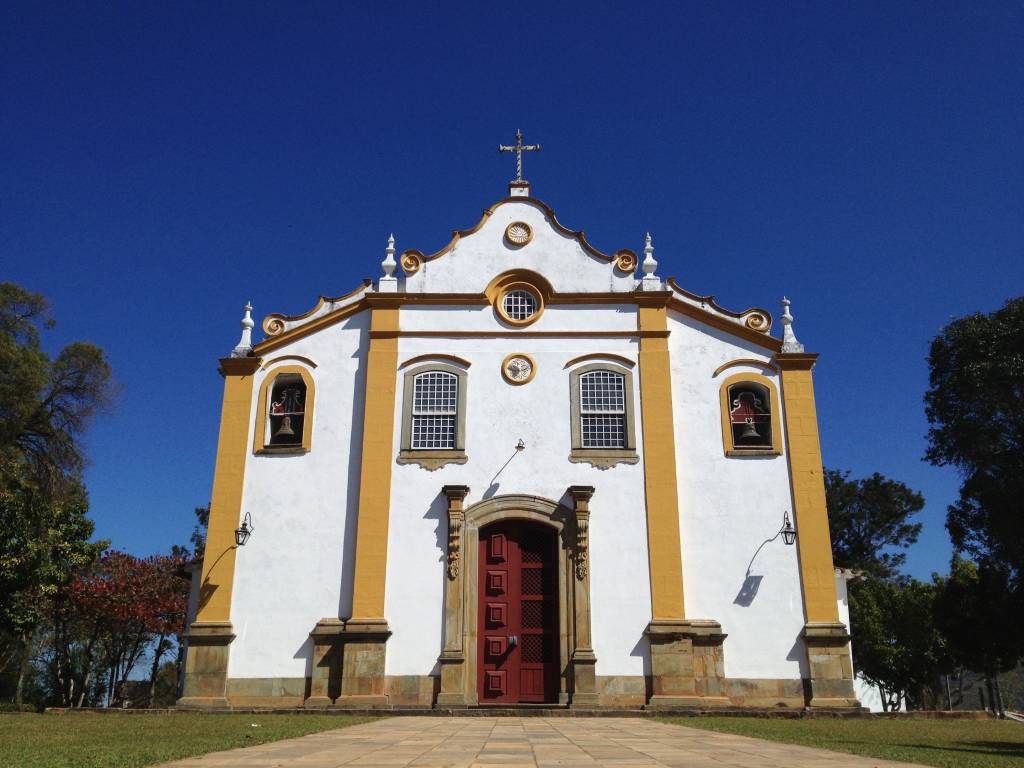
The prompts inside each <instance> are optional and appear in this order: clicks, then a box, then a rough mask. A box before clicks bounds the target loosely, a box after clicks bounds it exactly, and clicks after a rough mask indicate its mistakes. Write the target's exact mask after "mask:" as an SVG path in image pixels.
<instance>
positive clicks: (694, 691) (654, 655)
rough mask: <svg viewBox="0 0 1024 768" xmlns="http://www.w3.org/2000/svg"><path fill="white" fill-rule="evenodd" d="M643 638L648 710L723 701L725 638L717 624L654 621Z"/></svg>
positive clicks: (715, 622)
mask: <svg viewBox="0 0 1024 768" xmlns="http://www.w3.org/2000/svg"><path fill="white" fill-rule="evenodd" d="M644 634H645V635H646V636H647V639H648V642H649V643H650V647H651V690H650V692H651V698H650V700H649V701H648V706H655V707H662V706H679V707H690V706H700V702H701V701H702V700H705V699H707V700H718V699H722V698H724V697H723V695H722V692H723V683H724V680H725V663H724V659H723V655H722V643H723V641H724V640H725V637H726V635H725V634H724V633H723V632H722V626H721V624H719V623H718V622H717V621H710V620H706V619H687V620H681V619H680V620H675V619H656V620H654V621H652V622H651V623H650V624H648V625H647V628H646V629H645V630H644ZM726 701H728V699H726Z"/></svg>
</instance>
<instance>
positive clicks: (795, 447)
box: [775, 352, 839, 622]
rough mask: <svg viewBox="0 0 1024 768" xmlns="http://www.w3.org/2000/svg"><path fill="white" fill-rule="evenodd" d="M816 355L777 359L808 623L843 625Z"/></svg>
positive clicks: (787, 355)
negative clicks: (813, 371)
mask: <svg viewBox="0 0 1024 768" xmlns="http://www.w3.org/2000/svg"><path fill="white" fill-rule="evenodd" d="M817 359H818V356H817V355H816V354H805V353H803V352H800V353H786V354H779V355H776V357H775V360H776V362H777V363H778V364H779V368H780V369H781V372H782V402H783V410H784V411H785V415H786V444H787V448H788V451H787V453H788V456H789V479H790V485H791V487H792V491H793V516H794V518H795V519H796V528H797V539H796V541H797V547H798V549H799V553H800V579H801V581H802V582H803V590H804V612H805V613H806V614H807V621H808V622H836V621H839V609H838V607H837V606H836V584H835V574H834V571H833V565H832V541H831V538H830V536H829V531H828V510H827V509H826V507H825V478H824V472H823V471H822V465H821V443H820V441H819V438H818V412H817V408H816V407H815V404H814V380H813V379H812V377H811V369H812V368H813V367H814V362H815V360H817Z"/></svg>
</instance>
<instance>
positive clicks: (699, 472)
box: [669, 312, 806, 679]
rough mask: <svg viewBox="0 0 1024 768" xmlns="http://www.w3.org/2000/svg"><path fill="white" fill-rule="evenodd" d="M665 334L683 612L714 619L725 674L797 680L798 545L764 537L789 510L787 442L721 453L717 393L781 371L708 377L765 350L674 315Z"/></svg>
mask: <svg viewBox="0 0 1024 768" xmlns="http://www.w3.org/2000/svg"><path fill="white" fill-rule="evenodd" d="M669 330H670V331H671V336H670V337H669V348H670V352H671V360H672V399H673V408H674V411H675V439H676V465H677V468H678V484H679V514H680V535H681V538H682V550H683V573H684V579H683V583H684V589H685V600H686V614H687V617H688V618H694V619H714V620H716V621H719V622H721V624H722V630H723V631H724V632H725V633H726V634H727V635H728V638H727V639H726V641H725V646H724V650H725V673H726V676H727V677H731V678H790V679H794V678H799V677H801V668H802V667H803V666H804V665H805V661H804V659H805V656H804V649H803V641H802V640H801V639H800V633H801V631H802V629H803V626H804V614H803V601H802V594H801V586H800V573H799V562H798V559H797V548H796V547H795V546H786V545H785V544H784V543H783V541H782V537H781V536H780V537H779V538H777V539H775V540H774V541H772V542H769V543H764V542H765V541H766V540H767V539H770V538H772V537H773V536H775V534H776V533H777V532H778V531H779V529H780V527H781V526H782V515H783V512H784V511H785V510H790V512H792V509H793V507H792V502H791V498H792V496H791V491H790V484H789V471H788V469H787V459H786V456H785V441H784V440H783V441H782V445H783V454H782V455H780V456H757V457H754V456H750V457H741V458H734V457H727V456H726V455H725V448H724V444H723V437H722V414H721V404H720V395H719V391H720V387H721V383H722V381H723V380H724V379H726V378H728V377H729V376H731V375H733V374H735V373H741V372H744V371H748V372H752V373H760V374H762V375H765V376H768V377H769V378H771V379H772V380H773V381H774V382H775V383H776V387H777V388H778V389H779V390H780V391H781V387H779V382H778V375H777V374H775V373H774V372H773V371H771V370H768V369H764V368H761V367H751V366H743V367H735V368H729V369H728V370H726V371H723V372H722V373H721V374H719V375H718V376H713V374H714V372H715V369H717V368H718V366H720V365H722V364H723V363H727V362H729V361H731V360H736V359H740V358H746V359H750V358H753V359H757V360H768V359H769V358H770V355H769V354H768V353H767V351H766V350H764V349H763V348H761V347H758V346H756V345H754V344H749V343H747V342H744V341H742V340H740V339H737V338H734V337H730V336H728V335H727V334H725V333H723V332H722V331H719V330H717V329H715V328H712V327H710V326H707V325H704V324H703V323H700V322H699V321H697V320H694V319H692V318H690V317H688V316H684V315H681V314H678V313H674V312H673V313H670V317H669ZM780 407H781V404H780ZM781 415H782V414H780V416H781ZM780 421H781V422H782V423H783V424H785V420H784V418H783V419H780ZM783 437H784V435H783V436H780V438H783ZM762 543H764V546H761V545H762ZM805 676H806V675H805Z"/></svg>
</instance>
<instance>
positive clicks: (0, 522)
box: [0, 466, 106, 704]
mask: <svg viewBox="0 0 1024 768" xmlns="http://www.w3.org/2000/svg"><path fill="white" fill-rule="evenodd" d="M6 475H7V481H6V483H4V484H3V485H2V486H0V596H2V598H0V629H2V630H3V631H4V632H5V633H7V634H8V635H10V636H12V637H13V638H15V639H16V643H15V644H14V648H13V652H14V653H16V654H17V658H18V665H19V667H18V674H17V683H16V688H15V693H14V700H15V702H16V703H19V704H20V703H21V702H22V698H23V694H24V681H25V676H26V674H27V671H28V664H29V660H30V655H31V646H32V641H33V638H34V637H35V634H36V630H37V628H38V626H39V624H40V621H41V620H42V618H43V615H44V614H45V612H46V611H47V606H48V604H49V602H50V601H51V600H52V599H53V598H54V597H55V596H56V595H57V594H58V592H59V591H60V589H61V587H62V586H63V585H65V584H67V583H68V582H69V581H70V580H71V579H72V578H73V577H74V575H75V573H77V572H78V571H80V570H81V569H83V568H86V567H88V566H89V565H90V564H91V563H92V562H93V561H95V559H96V557H97V556H98V555H99V553H100V551H101V550H102V549H103V548H104V547H105V546H106V542H96V543H90V542H89V538H90V537H91V536H92V533H93V524H92V521H91V520H89V519H88V518H87V517H86V512H87V511H88V502H87V499H86V494H85V489H84V488H83V487H82V486H81V484H79V483H77V482H72V483H69V484H66V485H65V487H64V489H63V491H62V493H61V495H60V497H59V498H54V496H53V495H52V493H50V492H49V491H48V490H46V489H44V488H42V487H40V485H39V484H38V483H37V482H36V480H35V479H33V478H32V477H30V476H29V475H28V473H27V471H25V467H24V466H22V467H21V472H20V474H19V471H18V469H17V468H8V470H7V472H6Z"/></svg>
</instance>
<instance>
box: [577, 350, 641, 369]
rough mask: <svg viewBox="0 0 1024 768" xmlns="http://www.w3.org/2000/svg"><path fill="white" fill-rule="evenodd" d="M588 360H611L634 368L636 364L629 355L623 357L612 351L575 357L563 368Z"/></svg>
mask: <svg viewBox="0 0 1024 768" xmlns="http://www.w3.org/2000/svg"><path fill="white" fill-rule="evenodd" d="M587 360H609V361H611V362H614V363H619V364H620V365H624V366H626V367H627V368H632V367H633V366H635V365H636V363H635V362H634V361H632V360H630V359H629V358H628V357H623V356H622V355H613V354H612V353H611V352H593V353H591V354H589V355H580V356H579V357H574V358H573V359H572V360H570V361H569V362H567V363H566V364H565V365H563V366H562V368H572V366H574V365H576V364H577V363H582V362H585V361H587Z"/></svg>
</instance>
